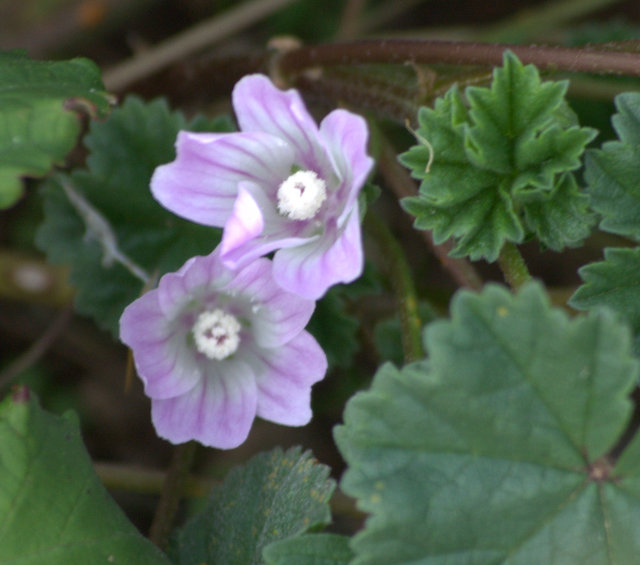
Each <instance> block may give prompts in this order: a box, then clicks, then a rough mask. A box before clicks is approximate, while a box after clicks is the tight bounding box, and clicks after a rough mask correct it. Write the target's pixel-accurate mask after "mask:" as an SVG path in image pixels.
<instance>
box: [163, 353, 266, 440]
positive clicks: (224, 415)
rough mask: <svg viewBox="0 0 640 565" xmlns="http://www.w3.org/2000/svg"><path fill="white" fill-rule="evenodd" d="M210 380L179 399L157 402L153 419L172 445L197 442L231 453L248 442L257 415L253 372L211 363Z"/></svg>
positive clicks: (234, 365)
mask: <svg viewBox="0 0 640 565" xmlns="http://www.w3.org/2000/svg"><path fill="white" fill-rule="evenodd" d="M208 367H209V369H208V371H207V374H206V376H205V377H204V378H203V379H201V381H200V382H199V383H198V384H197V385H196V386H195V387H193V389H191V390H190V391H189V392H187V393H186V394H183V395H181V396H178V397H176V398H169V399H165V400H155V399H154V400H153V402H152V405H151V417H152V420H153V424H154V426H155V428H156V432H157V433H158V435H159V436H161V437H163V438H165V439H167V440H169V441H170V442H172V443H183V442H185V441H189V440H192V439H195V440H197V441H199V442H200V443H202V444H203V445H208V446H211V447H217V448H220V449H231V448H234V447H237V446H239V445H240V444H241V443H243V442H244V441H245V439H247V436H248V435H249V431H250V429H251V425H252V423H253V420H254V418H255V415H256V407H257V397H258V393H257V387H256V382H255V377H254V373H253V369H252V368H251V367H250V366H249V365H248V364H246V363H243V362H241V361H235V362H225V363H209V364H208Z"/></svg>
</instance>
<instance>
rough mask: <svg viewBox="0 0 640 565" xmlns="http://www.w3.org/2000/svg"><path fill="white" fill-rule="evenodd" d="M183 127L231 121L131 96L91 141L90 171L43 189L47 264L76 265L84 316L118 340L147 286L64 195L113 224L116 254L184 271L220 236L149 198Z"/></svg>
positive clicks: (223, 127) (97, 126)
mask: <svg viewBox="0 0 640 565" xmlns="http://www.w3.org/2000/svg"><path fill="white" fill-rule="evenodd" d="M180 129H192V130H194V129H195V130H201V129H207V130H210V131H229V129H230V123H229V121H228V120H227V119H218V120H214V121H212V122H206V121H203V120H197V121H195V122H193V123H192V124H187V123H186V121H185V119H184V118H183V116H182V115H181V114H178V113H171V112H170V111H169V109H168V108H167V105H166V103H165V102H164V101H161V100H156V101H154V102H151V103H148V104H147V103H143V102H142V101H141V100H139V99H137V98H133V97H131V98H128V99H127V100H126V101H125V103H124V105H123V106H122V107H121V108H118V109H117V110H115V111H114V112H113V113H112V114H111V116H109V119H107V120H106V121H105V122H102V123H99V122H95V123H93V124H92V126H91V131H90V133H89V135H88V136H87V137H86V139H85V144H86V146H87V148H88V149H89V150H90V151H91V154H90V156H89V158H88V160H87V162H88V170H86V171H75V172H74V173H73V174H71V175H68V176H60V177H57V178H53V179H51V180H50V181H48V182H47V183H46V185H45V186H44V187H43V194H44V199H45V201H44V208H45V221H44V223H43V224H42V226H41V227H40V229H39V231H38V234H37V243H38V245H39V247H40V248H41V249H43V250H44V251H46V253H47V257H48V259H49V261H51V262H53V263H58V264H69V265H70V266H71V275H70V277H71V282H72V284H73V285H74V286H75V287H76V288H77V294H76V306H77V309H78V311H80V312H82V313H84V314H87V315H90V316H93V317H94V319H95V320H96V322H98V324H100V325H101V326H102V327H105V328H107V329H109V330H111V332H113V334H114V335H117V328H118V319H119V318H120V315H121V313H122V310H123V309H124V308H125V306H126V305H127V304H129V303H130V302H132V301H133V300H134V299H136V298H137V297H138V296H139V295H140V293H141V291H142V288H143V286H144V285H143V282H142V281H141V280H140V279H139V278H136V277H135V276H134V275H133V274H132V273H131V272H130V271H129V270H128V269H126V268H125V267H123V266H122V264H121V263H119V262H118V261H116V260H114V258H113V257H112V256H111V255H110V254H108V253H107V252H106V250H105V246H104V241H103V240H104V237H102V236H100V235H99V234H98V233H97V230H96V229H94V228H92V227H91V226H88V224H87V220H86V218H84V217H83V216H82V214H81V213H79V212H80V211H79V209H78V207H77V206H74V205H73V203H72V202H71V201H70V199H69V198H68V197H67V195H66V193H65V191H64V190H63V185H64V184H66V185H67V186H70V187H71V188H72V189H73V190H74V191H76V192H77V193H78V194H80V195H81V196H82V198H84V199H85V201H87V202H88V203H89V204H90V205H91V206H92V207H93V208H94V209H95V210H96V211H97V212H98V213H99V214H100V215H101V216H102V218H103V219H104V220H106V222H107V224H108V225H109V226H110V230H111V233H112V235H113V237H114V238H115V240H116V244H117V247H118V249H119V250H120V251H121V252H123V253H124V254H125V255H126V256H127V257H128V258H130V259H131V260H133V262H134V263H135V264H136V265H138V266H139V267H141V268H142V269H144V270H145V271H146V272H147V273H148V274H149V275H151V276H154V275H157V276H160V275H162V274H164V273H165V272H168V271H173V270H175V269H177V268H179V267H180V266H181V265H182V264H183V263H184V262H185V261H186V260H187V259H188V258H190V257H192V256H194V255H205V254H208V253H210V252H211V251H212V250H213V249H214V247H215V246H216V245H217V243H218V241H219V240H220V230H218V229H215V228H210V227H206V226H201V225H197V224H194V223H191V222H188V221H186V220H183V219H181V218H178V217H177V216H175V215H174V214H172V213H171V212H169V211H167V210H165V209H164V208H163V207H162V206H161V205H160V204H158V203H157V202H156V201H155V200H154V199H153V197H152V196H151V191H150V189H149V181H150V179H151V175H152V173H153V171H154V169H155V168H156V167H157V166H158V165H160V164H162V163H166V162H169V161H171V160H172V159H174V157H175V150H174V142H175V139H176V135H177V133H178V131H179V130H180Z"/></svg>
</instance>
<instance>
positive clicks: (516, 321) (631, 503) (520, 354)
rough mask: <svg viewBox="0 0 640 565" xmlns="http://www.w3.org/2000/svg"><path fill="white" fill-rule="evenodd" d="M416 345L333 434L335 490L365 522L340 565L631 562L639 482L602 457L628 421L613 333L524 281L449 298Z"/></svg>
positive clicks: (621, 360)
mask: <svg viewBox="0 0 640 565" xmlns="http://www.w3.org/2000/svg"><path fill="white" fill-rule="evenodd" d="M425 342H426V347H427V349H428V351H429V359H428V360H427V361H421V362H418V363H414V364H412V365H408V366H406V367H405V368H404V369H402V370H401V371H399V370H397V369H396V368H394V367H393V366H392V365H390V364H388V365H385V366H383V367H382V368H381V369H380V370H379V372H378V374H377V375H376V377H375V379H374V382H373V385H372V387H371V390H369V391H367V392H362V393H359V394H358V395H356V396H355V397H354V398H353V399H352V400H351V401H350V402H349V404H348V405H347V408H346V413H345V424H344V425H343V426H340V427H338V428H337V429H336V430H335V436H336V439H337V442H338V445H339V448H340V450H341V452H342V454H343V455H344V457H345V460H346V461H347V464H348V468H347V471H346V473H345V475H344V477H343V480H342V483H341V487H342V489H343V490H344V491H345V492H346V493H347V494H349V495H351V496H354V497H356V498H357V499H358V505H359V507H360V508H361V509H363V510H364V511H366V512H369V513H370V514H371V516H370V517H369V519H368V520H367V523H366V527H365V529H364V530H363V531H362V532H360V533H359V534H357V535H356V536H355V538H354V540H353V542H352V544H351V547H352V548H353V549H354V551H355V552H356V555H357V557H356V558H355V559H354V560H353V561H352V563H353V565H365V564H367V565H372V564H380V565H388V564H389V563H394V564H395V565H400V564H407V565H408V564H415V563H429V565H439V564H445V563H447V564H450V563H456V564H472V563H473V565H485V564H486V565H489V564H491V565H493V564H498V563H504V564H507V563H509V564H516V563H517V564H518V565H529V564H530V565H534V564H535V565H539V564H540V563H544V564H545V565H585V564H588V565H601V564H602V565H605V564H607V565H612V564H621V565H622V564H626V563H635V562H636V561H637V555H638V554H639V552H640V538H639V537H638V535H637V532H638V529H640V492H639V491H640V489H639V488H638V486H637V485H638V484H639V483H638V482H637V481H636V482H635V483H633V481H627V479H626V478H625V477H624V476H623V475H622V473H621V471H616V470H614V469H612V465H611V464H610V463H609V462H608V459H607V453H609V452H610V450H611V449H612V448H613V447H614V446H615V445H616V444H617V442H618V440H619V438H620V435H621V434H622V433H623V431H624V430H625V427H626V425H627V422H628V421H629V418H630V416H631V413H632V404H631V402H630V400H629V398H628V394H629V393H630V391H631V390H632V388H633V386H634V383H635V380H636V377H637V375H638V362H637V361H636V360H635V359H634V358H633V357H632V355H631V351H630V349H631V339H630V335H629V331H628V329H627V328H626V327H625V326H624V325H621V324H620V323H619V322H618V321H617V319H616V318H615V317H614V316H613V315H612V314H611V313H610V312H607V311H603V312H599V313H597V314H591V315H589V316H587V317H580V318H576V319H573V320H571V319H569V318H568V317H567V315H566V314H565V313H564V312H563V311H561V310H559V309H553V308H551V307H550V305H549V301H548V299H547V298H546V296H545V294H544V292H543V290H542V288H541V287H540V286H539V285H537V284H535V283H530V284H527V285H525V286H524V287H523V288H522V289H521V291H520V292H519V294H518V295H517V296H515V297H514V296H512V295H511V294H510V293H509V292H508V291H507V290H505V289H503V288H500V287H498V286H495V285H490V286H488V287H486V288H485V290H484V291H483V292H482V293H481V294H480V295H475V294H472V293H470V292H466V291H465V292H461V293H459V294H457V295H456V297H455V298H454V300H453V302H452V319H451V320H448V321H436V322H434V323H433V324H431V325H430V326H429V327H428V328H427V330H426V332H425ZM623 457H624V456H623ZM638 459H639V458H638V457H636V462H638ZM626 470H627V469H625V471H626ZM633 473H634V474H635V475H637V473H638V468H637V467H635V468H634V469H633ZM632 483H633V484H634V486H633V488H630V487H629V484H632Z"/></svg>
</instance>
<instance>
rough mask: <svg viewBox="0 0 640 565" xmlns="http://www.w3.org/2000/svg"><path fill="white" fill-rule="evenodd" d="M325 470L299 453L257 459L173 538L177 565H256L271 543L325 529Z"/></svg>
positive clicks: (328, 494)
mask: <svg viewBox="0 0 640 565" xmlns="http://www.w3.org/2000/svg"><path fill="white" fill-rule="evenodd" d="M328 474H329V469H328V468H327V467H326V466H324V465H320V464H318V463H317V462H316V461H315V460H314V459H313V458H312V457H311V455H310V454H309V452H305V453H301V452H300V449H299V448H291V449H289V450H287V451H286V452H284V453H283V452H282V450H280V449H275V450H273V451H271V452H269V453H261V454H259V455H257V456H255V457H254V458H253V459H251V460H250V461H249V463H248V464H247V465H246V466H245V467H236V468H234V469H233V470H232V471H230V472H229V475H228V476H227V478H226V479H225V481H224V483H223V484H222V485H221V486H219V487H216V488H214V489H213V490H212V492H211V495H210V496H209V500H208V501H207V504H206V506H205V508H204V509H203V510H202V511H201V512H200V513H199V514H197V515H196V516H195V517H194V518H192V519H191V521H189V522H188V523H187V525H186V526H185V527H184V528H183V529H182V530H179V531H178V532H177V534H176V535H175V536H174V538H173V540H172V548H171V549H172V551H171V554H172V555H173V556H174V559H175V561H176V562H177V563H179V564H180V565H214V564H219V563H233V565H248V564H252V565H260V564H262V563H263V560H262V551H263V549H264V548H265V547H266V546H267V545H269V544H270V543H272V542H274V541H277V540H283V539H286V538H290V537H292V536H298V535H301V534H303V533H305V532H307V531H308V530H309V529H311V528H314V527H318V526H324V525H326V524H327V523H328V522H329V520H330V519H331V513H330V510H329V498H330V497H331V493H332V492H333V489H334V483H333V481H332V480H330V479H327V477H328Z"/></svg>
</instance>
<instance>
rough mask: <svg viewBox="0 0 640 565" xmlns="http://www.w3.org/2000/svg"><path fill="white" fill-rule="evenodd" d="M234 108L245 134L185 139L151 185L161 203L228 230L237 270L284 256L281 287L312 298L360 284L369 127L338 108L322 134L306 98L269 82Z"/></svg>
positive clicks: (229, 253) (254, 84)
mask: <svg viewBox="0 0 640 565" xmlns="http://www.w3.org/2000/svg"><path fill="white" fill-rule="evenodd" d="M233 107H234V110H235V113H236V117H237V120H238V124H239V126H240V129H241V131H240V132H237V133H223V134H216V133H191V132H186V131H183V132H180V133H179V135H178V139H177V142H176V149H177V157H176V159H175V161H173V162H172V163H169V164H166V165H162V166H161V167H158V168H157V169H156V171H155V173H154V175H153V178H152V180H151V190H152V192H153V195H154V196H155V198H156V199H157V200H158V201H159V202H160V203H161V204H162V205H163V206H165V207H166V208H168V209H169V210H171V211H172V212H174V213H175V214H178V215H179V216H182V217H184V218H187V219H189V220H192V221H194V222H198V223H201V224H206V225H210V226H218V227H224V232H223V237H222V243H221V256H222V259H223V260H224V261H225V263H226V264H227V265H229V266H232V267H237V266H240V265H243V264H246V263H248V262H250V261H252V260H253V259H254V258H256V257H259V256H261V255H265V254H267V253H270V252H271V251H276V253H275V256H274V259H273V275H274V278H275V279H276V282H277V283H278V284H279V285H280V286H282V287H283V288H285V289H286V290H289V291H291V292H294V293H296V294H299V295H300V296H304V297H305V298H312V299H317V298H320V297H321V296H322V295H323V294H324V293H325V292H326V291H327V289H328V288H329V287H330V286H332V285H334V284H336V283H340V282H345V283H346V282H351V281H353V280H355V279H356V278H358V277H359V276H360V274H361V273H362V266H363V253H362V241H361V233H360V217H359V213H358V194H359V192H360V190H361V188H362V187H363V185H364V183H365V180H366V178H367V175H368V174H369V172H370V170H371V168H372V166H373V160H372V159H371V157H369V156H368V155H367V152H366V148H367V138H368V130H367V124H366V122H365V120H364V119H363V118H362V117H360V116H358V115H356V114H352V113H350V112H347V111H346V110H334V111H333V112H331V113H330V114H328V115H327V116H326V117H325V118H324V120H322V123H321V124H320V127H318V126H317V124H316V123H315V121H314V120H313V118H312V117H311V116H310V115H309V113H308V112H307V109H306V108H305V105H304V102H303V101H302V98H301V97H300V95H299V94H298V92H297V91H295V90H287V91H282V90H279V89H277V88H276V87H275V86H274V85H273V84H272V83H271V81H270V80H269V79H268V78H267V77H266V76H263V75H249V76H246V77H244V78H243V79H242V80H240V81H239V82H238V83H237V84H236V86H235V88H234V90H233Z"/></svg>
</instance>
